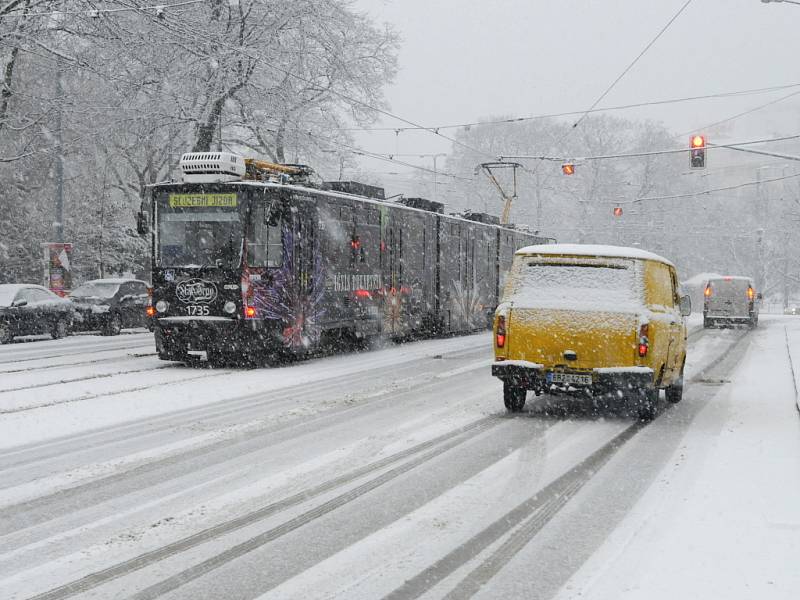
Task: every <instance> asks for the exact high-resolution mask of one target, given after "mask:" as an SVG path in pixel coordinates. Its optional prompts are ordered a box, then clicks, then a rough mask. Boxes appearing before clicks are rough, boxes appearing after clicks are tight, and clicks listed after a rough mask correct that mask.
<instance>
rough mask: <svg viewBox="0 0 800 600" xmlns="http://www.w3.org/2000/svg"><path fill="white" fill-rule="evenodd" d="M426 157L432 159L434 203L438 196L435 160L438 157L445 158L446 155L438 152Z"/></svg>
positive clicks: (437, 173)
mask: <svg viewBox="0 0 800 600" xmlns="http://www.w3.org/2000/svg"><path fill="white" fill-rule="evenodd" d="M428 156H430V157H431V158H432V159H433V201H434V202H436V199H437V197H438V195H439V179H438V175H439V172H438V171H437V170H436V159H438V158H439V157H440V156H447V154H445V153H443V152H440V153H439V154H429V155H428Z"/></svg>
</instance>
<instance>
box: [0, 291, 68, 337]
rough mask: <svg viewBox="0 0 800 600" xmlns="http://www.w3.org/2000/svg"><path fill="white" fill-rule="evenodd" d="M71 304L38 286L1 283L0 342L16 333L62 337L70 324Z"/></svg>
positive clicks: (16, 334)
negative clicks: (46, 334)
mask: <svg viewBox="0 0 800 600" xmlns="http://www.w3.org/2000/svg"><path fill="white" fill-rule="evenodd" d="M74 314H75V311H74V309H73V307H72V303H71V302H70V301H69V300H66V299H65V298H61V297H60V296H57V295H56V294H54V293H53V292H51V291H50V290H48V289H47V288H45V287H42V286H41V285H33V284H16V283H5V284H1V285H0V344H7V343H9V342H10V341H11V340H13V339H14V336H18V335H38V334H44V333H49V334H50V335H51V336H52V337H53V339H56V340H57V339H59V338H63V337H64V336H65V335H67V333H69V330H70V328H71V327H72V322H73V319H74Z"/></svg>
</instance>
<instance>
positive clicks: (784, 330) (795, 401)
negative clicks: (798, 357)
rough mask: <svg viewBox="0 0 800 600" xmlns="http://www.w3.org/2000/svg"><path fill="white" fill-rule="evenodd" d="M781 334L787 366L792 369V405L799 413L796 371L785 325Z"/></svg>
mask: <svg viewBox="0 0 800 600" xmlns="http://www.w3.org/2000/svg"><path fill="white" fill-rule="evenodd" d="M783 335H784V337H785V338H786V354H787V355H788V356H789V368H790V369H791V371H792V385H794V405H795V408H796V409H797V412H798V413H800V396H799V395H798V392H797V371H795V368H794V359H793V358H792V349H791V346H790V345H789V329H788V328H787V327H786V325H784V326H783Z"/></svg>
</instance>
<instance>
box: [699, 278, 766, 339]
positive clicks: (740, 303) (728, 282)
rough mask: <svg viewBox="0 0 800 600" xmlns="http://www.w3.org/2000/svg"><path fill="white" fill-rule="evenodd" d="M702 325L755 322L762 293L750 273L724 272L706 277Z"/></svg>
mask: <svg viewBox="0 0 800 600" xmlns="http://www.w3.org/2000/svg"><path fill="white" fill-rule="evenodd" d="M703 296H704V299H703V327H714V326H718V325H725V324H727V325H733V324H737V323H739V324H746V325H749V326H750V327H756V326H757V325H758V308H759V304H760V303H761V294H760V293H758V292H756V289H755V286H754V284H753V280H752V279H751V278H749V277H735V276H733V275H726V276H723V277H718V278H716V279H709V280H708V283H706V288H705V291H704V292H703Z"/></svg>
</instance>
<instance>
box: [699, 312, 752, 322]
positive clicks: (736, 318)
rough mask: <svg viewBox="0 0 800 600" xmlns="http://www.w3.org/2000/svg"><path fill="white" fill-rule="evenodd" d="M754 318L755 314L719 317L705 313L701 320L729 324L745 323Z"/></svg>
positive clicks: (719, 315)
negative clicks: (726, 322)
mask: <svg viewBox="0 0 800 600" xmlns="http://www.w3.org/2000/svg"><path fill="white" fill-rule="evenodd" d="M755 316H756V314H755V313H752V314H749V315H746V316H745V315H721V314H714V313H706V314H704V315H703V318H705V319H707V320H713V321H728V322H730V323H747V322H748V321H750V320H752V319H753V318H754V317H755Z"/></svg>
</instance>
